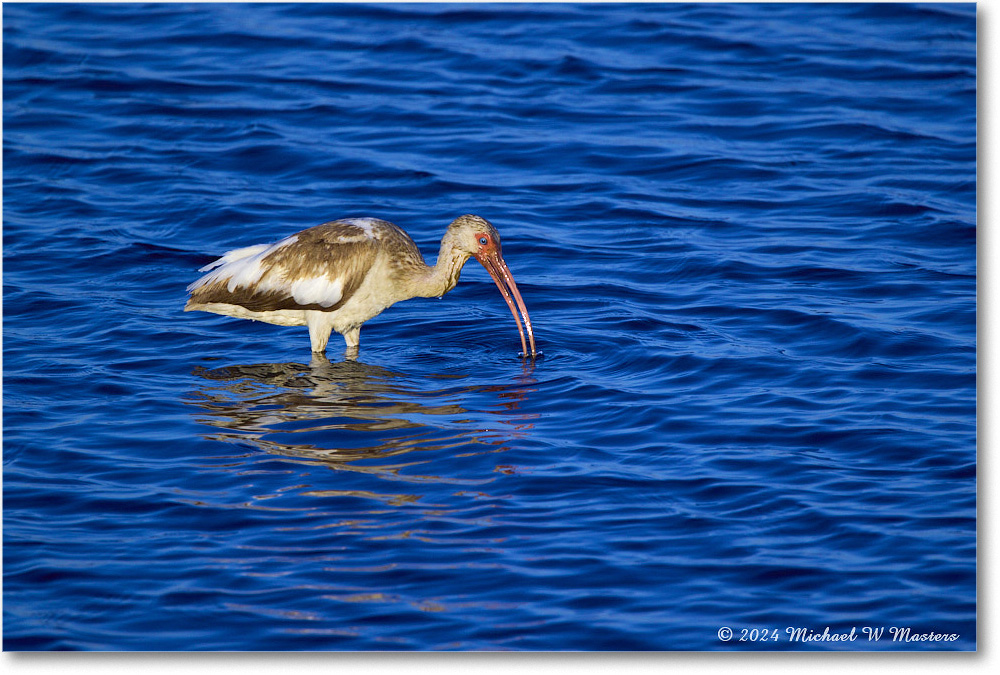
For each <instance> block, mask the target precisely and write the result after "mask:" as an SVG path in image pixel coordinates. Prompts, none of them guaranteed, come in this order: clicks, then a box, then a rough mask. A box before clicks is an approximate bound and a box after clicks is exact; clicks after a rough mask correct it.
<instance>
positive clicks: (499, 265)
mask: <svg viewBox="0 0 1000 675" xmlns="http://www.w3.org/2000/svg"><path fill="white" fill-rule="evenodd" d="M476 257H477V259H478V260H479V262H480V263H482V265H483V267H485V268H486V271H487V272H489V273H490V276H491V277H493V282H494V283H495V284H496V285H497V288H499V289H500V294H501V295H502V296H503V299H504V300H506V301H507V306H508V307H509V308H510V313H511V314H513V315H514V321H516V322H517V330H518V332H519V333H520V334H521V349H522V351H523V353H524V356H525V357H527V356H528V355H529V353H530V355H531V357H532V358H535V356H536V355H537V354H538V351H537V350H536V349H535V333H534V330H532V327H531V317H529V316H528V308H527V307H525V306H524V300H523V299H522V298H521V293H520V292H519V291H518V290H517V284H515V283H514V277H513V275H511V273H510V268H509V267H507V263H506V262H505V261H504V259H503V258H502V257H501V256H500V254H499V253H494V254H492V255H483V256H476ZM518 312H520V314H518ZM522 317H523V325H522ZM525 331H527V337H528V339H527V340H525ZM529 349H530V352H529Z"/></svg>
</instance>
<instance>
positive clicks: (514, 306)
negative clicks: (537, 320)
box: [445, 215, 536, 356]
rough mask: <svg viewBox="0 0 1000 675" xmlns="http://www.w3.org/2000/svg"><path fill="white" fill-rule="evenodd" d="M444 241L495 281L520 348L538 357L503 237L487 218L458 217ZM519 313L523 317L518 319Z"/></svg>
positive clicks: (525, 309)
mask: <svg viewBox="0 0 1000 675" xmlns="http://www.w3.org/2000/svg"><path fill="white" fill-rule="evenodd" d="M445 239H446V241H448V243H449V244H450V245H451V246H452V247H453V248H454V249H456V250H458V251H461V252H462V253H468V254H469V255H470V256H472V257H474V258H475V259H476V260H478V261H479V262H480V263H482V265H483V267H485V268H486V271H487V272H489V273H490V276H491V277H493V281H494V282H495V283H496V285H497V288H499V289H500V293H501V295H503V298H504V300H506V301H507V306H508V307H510V312H511V314H513V315H514V320H515V321H517V329H518V331H519V332H520V333H521V348H522V349H523V350H524V354H525V355H526V356H527V354H528V347H529V343H530V347H531V355H532V356H535V354H536V350H535V334H534V332H533V331H532V329H531V319H530V318H529V317H528V310H527V308H526V307H525V306H524V300H522V299H521V294H520V293H519V292H518V290H517V284H515V283H514V277H513V276H512V275H511V273H510V268H509V267H507V263H506V262H504V259H503V255H502V254H501V249H500V234H499V233H498V232H497V229H496V228H495V227H493V225H492V223H490V222H489V221H488V220H486V219H485V218H480V217H479V216H473V215H464V216H459V217H458V218H456V219H455V220H454V221H452V223H451V225H449V226H448V231H447V232H446V233H445ZM518 310H520V315H518ZM522 316H523V317H524V327H523V328H522V325H521V317H522ZM525 330H527V333H528V342H527V343H526V342H525V339H524V333H525Z"/></svg>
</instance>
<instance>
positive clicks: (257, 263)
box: [187, 235, 298, 293]
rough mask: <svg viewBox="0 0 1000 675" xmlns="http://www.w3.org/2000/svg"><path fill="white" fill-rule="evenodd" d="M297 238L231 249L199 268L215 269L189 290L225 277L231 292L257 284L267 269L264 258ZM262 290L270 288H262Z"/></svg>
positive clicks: (204, 270) (204, 269) (189, 288)
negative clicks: (263, 263)
mask: <svg viewBox="0 0 1000 675" xmlns="http://www.w3.org/2000/svg"><path fill="white" fill-rule="evenodd" d="M297 240H298V237H296V236H295V235H292V236H291V237H285V238H284V239H282V240H281V241H279V242H277V243H275V244H257V245H255V246H247V247H245V248H238V249H236V250H233V251H229V252H228V253H226V254H225V255H224V256H222V257H221V258H219V259H218V260H216V261H215V262H214V263H212V264H210V265H206V266H205V267H202V268H201V269H200V270H198V271H199V272H206V271H208V270H212V269H214V270H215V271H214V272H212V273H211V274H206V275H205V276H203V277H202V278H201V279H198V280H197V281H195V282H194V283H193V284H191V285H190V286H188V287H187V290H188V291H193V290H194V289H196V288H199V287H201V286H205V285H207V284H211V283H215V282H217V281H223V280H225V279H229V283H227V284H226V288H228V289H229V292H230V293H232V292H233V291H234V290H235V289H236V288H237V287H238V286H250V285H252V284H255V283H257V282H258V281H259V280H260V277H261V276H262V275H263V274H264V272H265V271H266V270H265V268H264V266H263V265H262V264H261V263H262V262H263V260H264V258H266V257H267V256H269V255H270V254H271V253H274V252H275V251H277V250H278V249H279V248H282V247H284V246H288V245H289V244H294V243H295V242H296V241H297ZM216 268H218V269H216ZM268 286H270V284H268ZM261 290H270V289H264V288H262V289H261Z"/></svg>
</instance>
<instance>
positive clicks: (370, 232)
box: [339, 218, 379, 243]
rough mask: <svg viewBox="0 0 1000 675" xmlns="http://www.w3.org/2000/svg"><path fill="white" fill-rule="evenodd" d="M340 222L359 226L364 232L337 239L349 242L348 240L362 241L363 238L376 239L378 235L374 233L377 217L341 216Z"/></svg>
mask: <svg viewBox="0 0 1000 675" xmlns="http://www.w3.org/2000/svg"><path fill="white" fill-rule="evenodd" d="M340 222H342V223H345V224H347V225H353V226H354V227H357V228H359V229H360V230H361V231H362V232H363V233H364V234H363V235H361V234H358V235H356V236H353V237H341V238H340V240H339V241H341V242H345V243H346V242H349V241H362V240H364V239H378V235H377V234H376V233H375V224H376V223H377V222H379V219H378V218H342V219H341V220H340Z"/></svg>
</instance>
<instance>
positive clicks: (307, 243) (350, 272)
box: [188, 219, 381, 312]
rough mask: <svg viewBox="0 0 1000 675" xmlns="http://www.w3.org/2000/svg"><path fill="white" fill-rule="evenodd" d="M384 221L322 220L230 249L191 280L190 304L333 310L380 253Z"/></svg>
mask: <svg viewBox="0 0 1000 675" xmlns="http://www.w3.org/2000/svg"><path fill="white" fill-rule="evenodd" d="M380 223H381V221H374V220H368V219H359V220H342V221H334V222H331V223H326V224H324V225H318V226H316V227H313V228H310V229H308V230H303V231H302V232H299V233H298V234H294V235H292V236H290V237H287V238H285V239H282V240H281V241H279V242H277V243H274V244H259V245H256V246H247V247H246V248H241V249H236V250H234V251H230V252H228V253H226V254H225V255H224V256H222V258H220V259H219V260H217V261H215V262H214V263H212V264H211V265H208V266H206V267H203V268H202V271H207V270H211V271H210V272H209V273H208V274H206V275H205V276H203V277H201V278H200V279H198V280H197V281H196V282H194V283H193V284H191V285H190V286H188V290H189V291H190V292H191V299H190V300H189V301H188V305H189V306H191V305H200V304H210V303H222V304H229V305H240V306H241V307H245V308H246V309H248V310H251V311H254V312H269V311H276V310H282V309H313V310H319V311H328V312H332V311H334V310H336V309H339V308H340V307H341V306H342V305H343V304H344V303H345V302H347V301H348V300H349V299H350V297H351V296H352V295H354V292H355V291H357V289H358V287H359V286H361V283H362V282H363V281H364V279H365V276H366V275H367V274H368V271H369V270H370V269H371V267H372V265H373V264H374V262H375V259H376V257H377V255H378V251H379V246H380V240H379V237H378V235H379V229H378V227H377V225H378V224H380Z"/></svg>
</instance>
